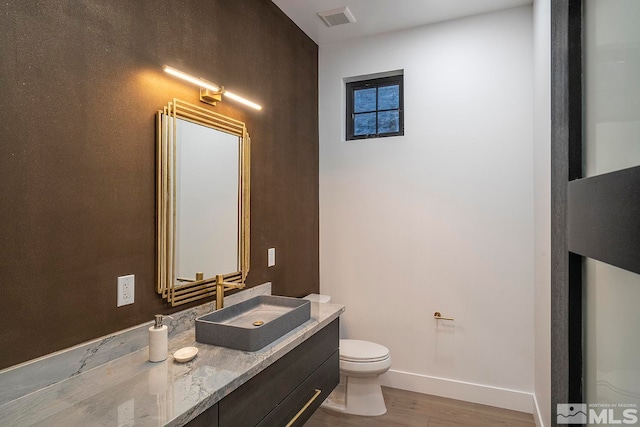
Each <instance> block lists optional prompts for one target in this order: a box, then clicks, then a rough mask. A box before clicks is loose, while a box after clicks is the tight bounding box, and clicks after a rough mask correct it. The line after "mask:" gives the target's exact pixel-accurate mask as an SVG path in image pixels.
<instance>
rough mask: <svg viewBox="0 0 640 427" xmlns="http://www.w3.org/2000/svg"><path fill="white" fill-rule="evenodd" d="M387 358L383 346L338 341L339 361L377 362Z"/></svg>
mask: <svg viewBox="0 0 640 427" xmlns="http://www.w3.org/2000/svg"><path fill="white" fill-rule="evenodd" d="M388 357H389V349H388V348H387V347H385V346H383V345H380V344H376V343H373V342H369V341H361V340H340V360H344V361H347V362H379V361H381V360H385V359H387V358H388Z"/></svg>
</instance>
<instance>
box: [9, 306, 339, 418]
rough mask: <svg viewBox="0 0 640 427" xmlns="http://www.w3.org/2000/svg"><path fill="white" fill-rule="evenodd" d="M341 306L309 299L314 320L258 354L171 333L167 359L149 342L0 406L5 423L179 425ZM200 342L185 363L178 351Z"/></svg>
mask: <svg viewBox="0 0 640 427" xmlns="http://www.w3.org/2000/svg"><path fill="white" fill-rule="evenodd" d="M343 311H344V306H342V305H339V304H320V303H315V302H312V303H311V319H310V320H309V321H307V322H306V323H304V324H302V325H301V326H299V327H298V328H296V329H294V330H293V331H291V332H289V333H288V334H286V335H285V336H283V337H282V338H280V339H278V340H276V341H274V342H273V343H271V344H270V345H268V346H266V347H265V348H263V349H262V350H259V351H256V352H245V351H238V350H233V349H229V348H224V347H217V346H212V345H207V344H201V343H199V342H196V340H195V329H194V328H191V329H189V330H187V331H185V332H181V333H179V334H176V335H175V336H173V337H171V338H170V340H169V357H168V358H167V360H165V361H164V362H159V363H152V362H149V361H148V351H147V349H146V348H144V349H142V350H138V351H135V352H133V353H130V354H127V355H126V356H123V357H120V358H118V359H115V360H113V361H110V362H108V363H105V364H102V365H100V366H98V367H95V368H93V369H90V370H88V371H86V372H83V373H81V374H79V375H75V376H72V377H71V378H68V379H65V380H63V381H60V382H57V383H55V384H53V385H50V386H48V387H45V388H42V389H40V390H37V391H35V392H33V393H30V394H27V395H26V396H22V397H20V398H18V399H15V400H12V401H10V402H7V403H5V404H3V405H2V406H0V425H2V426H5V425H7V426H9V425H10V426H31V425H47V426H74V425H91V426H116V427H119V426H133V425H135V426H136V427H138V426H181V425H184V424H185V423H187V422H188V421H190V420H192V419H193V418H195V417H196V416H198V415H199V414H200V413H202V412H203V411H205V410H206V409H207V408H209V407H210V406H212V405H213V404H215V403H216V402H218V401H219V400H221V399H222V398H223V397H224V396H226V395H228V394H229V393H231V392H232V391H233V390H235V389H236V388H238V387H239V386H241V385H242V384H244V383H245V382H246V381H248V380H249V379H251V378H252V377H253V376H255V375H256V374H257V373H259V372H260V371H262V370H263V369H265V368H266V367H267V366H269V365H271V364H272V363H273V362H275V361H276V360H278V359H279V358H280V357H282V356H284V355H285V354H287V353H288V352H289V351H290V350H292V349H293V348H295V347H296V346H297V345H298V344H300V343H301V342H303V341H305V340H306V339H307V338H309V337H310V336H311V335H313V334H314V333H316V332H317V331H319V330H320V329H322V328H323V327H325V326H326V325H328V324H329V323H331V321H333V320H334V319H336V318H337V317H338V316H340V314H342V312H343ZM187 346H194V347H197V348H198V355H197V356H196V358H195V359H193V360H192V361H190V362H188V363H178V362H175V361H174V360H173V356H172V354H173V352H174V351H176V350H178V349H180V348H182V347H187Z"/></svg>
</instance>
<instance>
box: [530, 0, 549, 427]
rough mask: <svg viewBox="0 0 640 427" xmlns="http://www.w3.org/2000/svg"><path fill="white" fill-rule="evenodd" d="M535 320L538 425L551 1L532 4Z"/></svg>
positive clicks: (543, 410)
mask: <svg viewBox="0 0 640 427" xmlns="http://www.w3.org/2000/svg"><path fill="white" fill-rule="evenodd" d="M533 46H534V48H533V57H534V73H533V74H534V78H533V85H534V91H533V93H534V95H533V101H534V109H533V120H534V128H533V135H534V149H533V152H534V156H533V161H534V169H533V170H534V224H535V250H534V253H535V257H534V264H535V270H534V281H535V285H534V286H535V291H534V319H535V363H534V366H535V368H534V370H535V397H536V410H535V411H534V416H535V419H536V423H537V425H538V426H550V425H551V0H535V1H534V3H533Z"/></svg>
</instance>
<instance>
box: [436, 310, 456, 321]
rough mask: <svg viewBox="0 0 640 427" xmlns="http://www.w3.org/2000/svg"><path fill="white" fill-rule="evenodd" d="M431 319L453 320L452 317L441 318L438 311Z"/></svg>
mask: <svg viewBox="0 0 640 427" xmlns="http://www.w3.org/2000/svg"><path fill="white" fill-rule="evenodd" d="M433 318H434V319H437V320H453V317H442V314H441V313H440V312H439V311H436V312H435V313H433Z"/></svg>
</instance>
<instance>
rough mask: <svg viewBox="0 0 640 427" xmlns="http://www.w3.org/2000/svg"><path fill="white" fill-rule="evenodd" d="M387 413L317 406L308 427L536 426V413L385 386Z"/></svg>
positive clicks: (383, 389)
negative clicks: (348, 411)
mask: <svg viewBox="0 0 640 427" xmlns="http://www.w3.org/2000/svg"><path fill="white" fill-rule="evenodd" d="M382 392H383V394H384V399H385V403H386V405H387V413H386V414H384V415H382V416H379V417H360V416H357V415H345V414H336V413H334V412H329V411H325V410H323V409H322V408H321V409H318V410H317V411H316V413H315V414H313V416H312V417H311V418H310V419H309V421H307V423H306V424H305V425H304V426H305V427H356V426H366V427H390V426H402V427H454V426H464V427H496V426H505V427H535V423H534V422H533V415H531V414H526V413H524V412H517V411H510V410H508V409H500V408H494V407H492V406H486V405H478V404H476V403H469V402H463V401H460V400H453V399H446V398H444V397H437V396H431V395H427V394H420V393H413V392H410V391H406V390H398V389H395V388H388V387H383V388H382Z"/></svg>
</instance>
